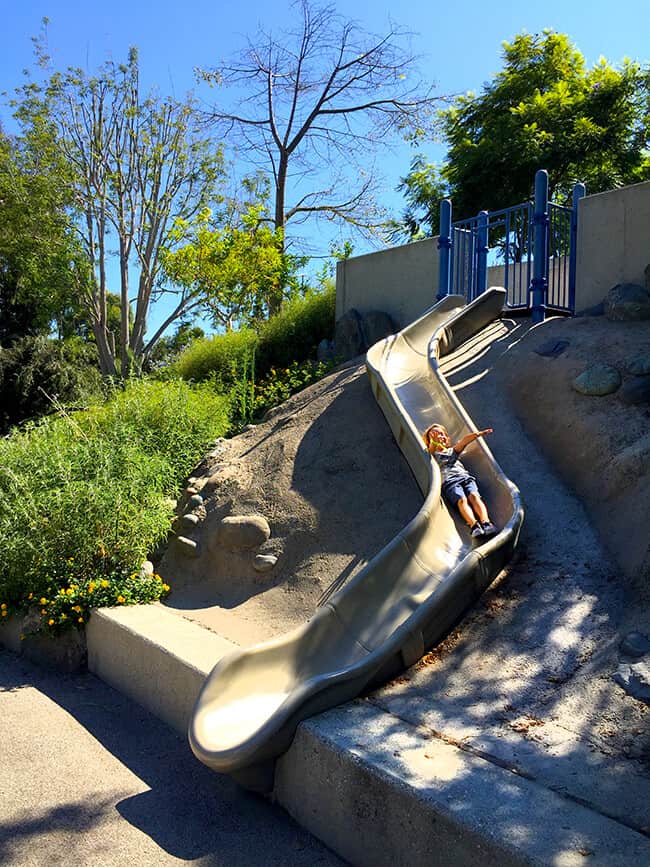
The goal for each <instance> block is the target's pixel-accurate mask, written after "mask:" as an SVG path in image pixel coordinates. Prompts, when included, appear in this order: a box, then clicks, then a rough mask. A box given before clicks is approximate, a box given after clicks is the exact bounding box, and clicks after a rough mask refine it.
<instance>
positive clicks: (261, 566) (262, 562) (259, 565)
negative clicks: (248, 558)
mask: <svg viewBox="0 0 650 867" xmlns="http://www.w3.org/2000/svg"><path fill="white" fill-rule="evenodd" d="M277 562H278V558H277V557H276V556H275V554H257V555H256V556H255V559H254V560H253V569H255V571H256V572H270V571H271V569H273V567H274V566H275V564H276V563H277Z"/></svg>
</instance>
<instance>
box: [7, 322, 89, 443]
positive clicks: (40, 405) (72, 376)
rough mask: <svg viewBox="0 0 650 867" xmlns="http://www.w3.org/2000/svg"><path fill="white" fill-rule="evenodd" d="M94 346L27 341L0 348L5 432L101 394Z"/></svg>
mask: <svg viewBox="0 0 650 867" xmlns="http://www.w3.org/2000/svg"><path fill="white" fill-rule="evenodd" d="M101 387H102V379H101V375H100V373H99V369H98V367H97V352H96V349H95V347H94V345H93V344H88V343H83V342H82V341H81V340H75V339H70V340H65V341H60V340H50V339H49V338H47V337H42V336H38V337H23V338H21V339H20V340H16V341H15V342H14V343H13V344H12V345H11V347H9V348H7V349H2V348H0V433H5V432H6V431H8V430H9V429H10V428H11V427H12V426H14V425H17V424H20V423H22V422H23V421H25V420H26V419H37V418H40V417H41V416H43V415H48V414H49V413H52V412H54V405H53V403H52V399H54V400H56V401H57V402H59V403H61V404H70V403H85V402H86V401H88V400H89V399H92V398H93V397H97V396H98V395H99V394H100V393H101Z"/></svg>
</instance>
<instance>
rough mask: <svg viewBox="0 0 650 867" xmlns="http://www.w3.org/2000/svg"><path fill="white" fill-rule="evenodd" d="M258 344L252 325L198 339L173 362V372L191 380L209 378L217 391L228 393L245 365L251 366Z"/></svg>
mask: <svg viewBox="0 0 650 867" xmlns="http://www.w3.org/2000/svg"><path fill="white" fill-rule="evenodd" d="M257 344H258V337H257V334H256V333H255V332H254V331H253V330H252V329H250V328H243V329H242V330H241V331H229V332H228V333H227V334H215V335H214V336H213V337H205V338H203V339H200V340H195V341H194V342H193V343H191V344H190V346H189V347H188V348H187V349H186V350H185V351H184V352H183V353H182V354H181V355H180V356H179V358H178V359H177V361H176V362H175V363H174V364H173V365H172V368H171V372H172V374H174V375H177V376H180V377H181V378H182V379H184V380H186V381H188V382H206V381H207V380H210V381H211V382H212V384H213V385H214V387H215V388H216V390H217V391H219V392H221V393H222V394H227V393H228V392H229V391H230V389H231V388H232V387H233V385H235V384H236V383H237V382H238V381H239V380H240V378H241V373H242V371H243V370H244V368H246V367H249V368H250V365H251V362H252V359H253V356H254V354H255V351H256V348H257Z"/></svg>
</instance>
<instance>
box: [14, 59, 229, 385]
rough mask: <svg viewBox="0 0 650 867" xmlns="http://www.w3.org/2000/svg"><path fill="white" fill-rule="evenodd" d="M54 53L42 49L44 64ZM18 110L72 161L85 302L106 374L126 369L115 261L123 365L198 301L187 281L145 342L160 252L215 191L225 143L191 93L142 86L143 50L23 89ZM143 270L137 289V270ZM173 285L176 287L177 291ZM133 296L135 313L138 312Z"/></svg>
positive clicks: (69, 178)
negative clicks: (111, 269) (169, 93)
mask: <svg viewBox="0 0 650 867" xmlns="http://www.w3.org/2000/svg"><path fill="white" fill-rule="evenodd" d="M47 60H48V58H47V57H46V56H45V55H44V54H43V53H42V54H41V55H40V56H39V63H40V65H41V66H45V65H46V61H47ZM24 91H25V93H24V99H23V101H22V104H21V106H20V108H19V112H18V116H19V117H20V119H21V120H22V122H23V125H24V127H27V128H29V130H30V135H31V136H32V139H33V140H34V141H35V142H36V143H38V141H39V139H38V138H37V137H36V133H37V132H39V131H41V132H40V135H41V140H43V141H44V140H45V137H44V135H43V132H42V130H44V129H45V130H47V131H48V134H50V133H51V137H52V139H53V141H55V142H56V147H58V148H60V149H61V151H62V153H63V154H64V157H65V161H66V163H67V167H68V170H67V171H66V173H65V175H62V177H61V182H62V183H65V184H68V185H69V186H70V188H71V191H72V194H73V197H74V200H75V202H76V205H77V210H78V214H79V215H80V219H79V220H78V222H77V230H78V233H79V236H80V238H81V240H82V242H83V246H84V248H85V250H86V253H87V256H88V259H89V262H90V266H91V275H92V276H91V279H90V281H88V282H87V283H86V284H84V285H83V287H82V297H81V299H80V300H81V302H82V306H83V307H84V309H85V312H86V314H87V316H88V319H89V321H90V324H91V326H92V329H93V333H94V336H95V340H96V343H97V349H98V354H99V361H100V368H101V370H102V372H103V373H105V374H111V375H115V374H116V373H117V372H118V363H117V361H118V359H117V354H116V339H115V338H116V335H115V334H114V333H113V332H112V331H111V330H110V328H109V326H108V318H107V296H108V292H109V286H108V277H107V263H108V259H109V257H110V256H113V255H115V256H117V258H118V261H119V279H120V297H121V328H120V335H119V337H120V341H119V344H120V345H119V355H120V362H121V363H120V366H119V369H120V372H121V374H122V376H126V375H127V374H128V372H129V368H130V366H131V363H132V361H133V360H136V361H137V360H139V359H140V358H142V357H143V356H145V355H146V354H147V352H148V351H149V350H150V349H151V348H152V346H153V344H154V343H155V341H156V339H158V337H159V336H160V334H161V333H162V331H163V330H164V328H165V327H166V326H167V325H169V324H170V323H171V322H173V321H174V320H175V319H179V318H181V317H182V316H183V315H186V314H187V313H188V311H189V309H190V308H191V307H192V306H196V303H197V300H196V298H194V297H190V295H189V294H188V293H187V292H185V291H184V290H181V291H180V292H177V295H178V298H177V303H176V305H175V307H174V309H173V310H172V312H171V313H170V315H169V316H168V317H167V319H166V322H165V324H164V326H163V328H161V329H159V330H158V331H157V332H156V334H155V335H154V336H153V337H152V338H151V339H149V340H148V341H146V338H145V335H146V328H147V319H148V315H149V310H150V306H151V302H152V300H154V299H155V297H156V293H159V292H162V291H168V290H163V289H161V288H160V286H159V280H158V277H159V274H160V253H161V250H162V248H163V247H164V246H165V245H166V244H167V243H168V242H169V240H170V237H171V234H170V233H172V232H173V226H174V223H175V221H176V220H177V219H184V220H191V219H192V218H193V217H194V216H195V215H197V214H198V213H199V212H200V211H201V210H202V209H203V208H205V207H206V206H207V205H208V204H210V203H211V202H212V201H213V200H214V197H215V194H216V187H217V184H218V182H219V179H220V178H221V177H222V175H223V160H222V155H221V152H220V150H219V149H218V148H216V147H215V145H214V144H213V143H212V142H211V141H210V140H208V139H207V138H206V137H205V136H204V135H202V134H201V130H200V128H199V127H200V125H199V122H198V113H197V111H196V109H195V106H194V103H193V101H192V99H191V98H190V97H188V98H187V99H186V100H185V101H183V102H180V101H176V100H172V99H162V98H160V97H159V96H158V95H157V94H155V93H151V94H149V95H147V96H146V97H142V96H141V94H140V89H139V76H138V58H137V51H136V50H135V49H131V50H130V52H129V57H128V61H127V62H126V63H125V64H115V63H113V62H112V61H111V62H108V63H106V64H104V66H102V67H101V68H100V70H99V71H98V73H97V74H96V75H93V76H89V75H87V74H86V73H85V72H84V71H83V70H79V69H68V70H67V71H66V73H63V74H61V73H54V74H53V75H51V77H50V78H49V79H48V80H47V82H46V83H45V86H44V87H36V86H35V85H32V84H30V85H29V86H28V87H26V88H25V89H24ZM132 270H133V271H135V272H136V273H137V275H138V276H137V289H136V290H135V292H134V293H133V297H131V288H130V284H129V276H130V273H131V271H132ZM169 291H172V290H169ZM132 305H133V308H134V310H133V313H134V315H132V314H131V310H132Z"/></svg>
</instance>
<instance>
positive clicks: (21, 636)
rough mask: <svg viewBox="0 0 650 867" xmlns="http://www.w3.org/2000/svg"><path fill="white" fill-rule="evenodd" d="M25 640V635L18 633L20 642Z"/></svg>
mask: <svg viewBox="0 0 650 867" xmlns="http://www.w3.org/2000/svg"><path fill="white" fill-rule="evenodd" d="M26 638H27V636H26V635H25V633H24V632H21V633H20V640H21V641H24V640H25V639H26Z"/></svg>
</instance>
